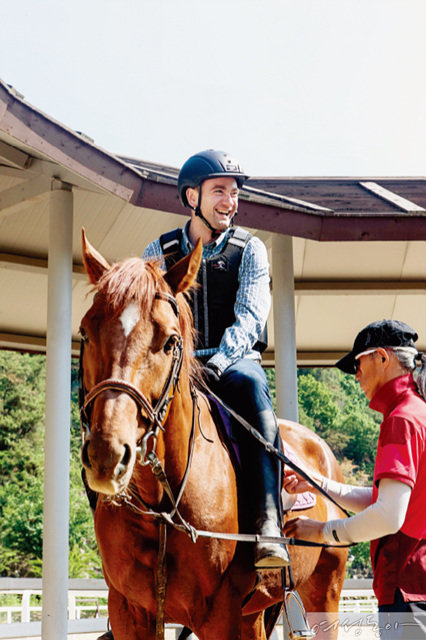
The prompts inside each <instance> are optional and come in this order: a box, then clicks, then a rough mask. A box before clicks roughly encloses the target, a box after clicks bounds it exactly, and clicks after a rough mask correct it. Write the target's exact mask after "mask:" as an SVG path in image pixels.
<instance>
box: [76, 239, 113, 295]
mask: <svg viewBox="0 0 426 640" xmlns="http://www.w3.org/2000/svg"><path fill="white" fill-rule="evenodd" d="M81 248H82V253H83V263H84V268H85V269H86V273H87V275H88V276H89V280H90V282H91V283H92V284H96V283H97V282H98V280H99V278H100V277H101V276H102V275H103V274H104V273H105V271H107V270H108V269H109V268H110V265H109V264H108V262H107V261H106V260H105V258H104V257H103V256H101V254H100V253H99V251H96V249H95V248H94V247H92V245H91V244H90V242H89V241H88V239H87V238H86V231H85V229H84V227H82V229H81Z"/></svg>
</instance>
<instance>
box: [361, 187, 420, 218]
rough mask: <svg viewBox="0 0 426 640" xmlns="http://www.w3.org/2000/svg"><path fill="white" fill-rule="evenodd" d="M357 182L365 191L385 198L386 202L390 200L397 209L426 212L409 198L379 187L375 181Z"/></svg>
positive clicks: (408, 211)
mask: <svg viewBox="0 0 426 640" xmlns="http://www.w3.org/2000/svg"><path fill="white" fill-rule="evenodd" d="M359 184H360V185H361V187H363V188H364V189H366V190H367V191H370V192H371V193H374V194H375V195H376V196H379V198H381V199H382V200H386V202H390V203H391V204H394V205H395V206H396V207H398V208H399V209H402V211H406V212H407V213H410V212H412V211H421V212H422V213H426V209H423V207H419V205H418V204H415V203H414V202H411V200H407V199H406V198H402V197H401V196H399V195H398V194H396V193H394V192H393V191H390V190H389V189H385V188H384V187H381V186H380V185H379V184H377V182H360V183H359Z"/></svg>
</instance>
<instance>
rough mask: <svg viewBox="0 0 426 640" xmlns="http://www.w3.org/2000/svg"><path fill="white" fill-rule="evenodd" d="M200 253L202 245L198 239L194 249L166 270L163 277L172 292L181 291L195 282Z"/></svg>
mask: <svg viewBox="0 0 426 640" xmlns="http://www.w3.org/2000/svg"><path fill="white" fill-rule="evenodd" d="M202 255H203V245H202V242H201V240H198V242H197V245H196V247H195V249H194V250H193V251H192V252H191V253H189V254H188V255H187V256H185V257H184V258H182V259H181V260H179V262H176V264H174V265H173V267H172V268H171V269H169V270H168V271H167V273H166V275H165V276H164V279H165V281H166V282H167V284H168V285H169V286H170V288H171V289H172V291H173V292H174V293H182V292H183V291H186V290H187V289H189V288H190V287H192V285H193V284H194V283H195V280H196V277H197V273H198V269H199V268H200V263H201V257H202Z"/></svg>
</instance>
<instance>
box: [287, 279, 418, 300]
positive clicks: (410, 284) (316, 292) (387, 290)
mask: <svg viewBox="0 0 426 640" xmlns="http://www.w3.org/2000/svg"><path fill="white" fill-rule="evenodd" d="M294 289H295V293H296V295H303V296H341V295H346V296H365V295H371V296H373V295H374V296H376V295H398V296H399V295H408V296H412V295H424V294H426V281H424V280H359V281H356V282H355V281H352V280H337V281H335V280H328V281H327V280H321V281H316V280H315V281H311V282H310V281H307V280H303V281H297V280H296V282H295V283H294Z"/></svg>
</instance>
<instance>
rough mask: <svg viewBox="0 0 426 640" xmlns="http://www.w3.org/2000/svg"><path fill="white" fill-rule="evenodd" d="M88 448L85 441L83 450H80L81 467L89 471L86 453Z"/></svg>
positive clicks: (89, 465)
mask: <svg viewBox="0 0 426 640" xmlns="http://www.w3.org/2000/svg"><path fill="white" fill-rule="evenodd" d="M88 447H89V441H88V440H86V442H85V443H84V445H83V448H82V450H81V461H82V463H83V466H85V467H87V468H88V469H90V467H91V464H90V460H89V455H88V453H87V449H88Z"/></svg>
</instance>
